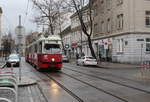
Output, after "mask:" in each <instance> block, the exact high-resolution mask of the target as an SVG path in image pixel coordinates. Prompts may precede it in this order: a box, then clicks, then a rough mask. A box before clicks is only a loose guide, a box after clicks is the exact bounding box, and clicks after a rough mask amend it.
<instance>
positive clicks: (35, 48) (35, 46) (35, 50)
mask: <svg viewBox="0 0 150 102" xmlns="http://www.w3.org/2000/svg"><path fill="white" fill-rule="evenodd" d="M34 52H35V53H37V44H35V45H34Z"/></svg>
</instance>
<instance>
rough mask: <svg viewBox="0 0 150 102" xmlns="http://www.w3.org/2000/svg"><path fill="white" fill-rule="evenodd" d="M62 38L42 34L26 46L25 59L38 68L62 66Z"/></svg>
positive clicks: (58, 67) (58, 68)
mask: <svg viewBox="0 0 150 102" xmlns="http://www.w3.org/2000/svg"><path fill="white" fill-rule="evenodd" d="M61 52H62V46H61V38H60V37H59V36H57V35H50V36H49V37H47V38H46V37H44V36H41V37H40V38H39V39H38V40H36V41H34V42H33V43H31V44H30V45H28V46H27V47H26V51H25V60H26V62H28V63H30V64H31V65H33V66H34V67H35V68H37V69H38V70H42V69H55V70H61V68H62V53H61Z"/></svg>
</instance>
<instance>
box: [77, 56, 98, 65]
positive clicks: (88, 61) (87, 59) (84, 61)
mask: <svg viewBox="0 0 150 102" xmlns="http://www.w3.org/2000/svg"><path fill="white" fill-rule="evenodd" d="M76 64H77V65H93V66H96V65H97V64H98V62H97V60H96V58H94V57H92V56H82V57H80V58H79V59H77V61H76Z"/></svg>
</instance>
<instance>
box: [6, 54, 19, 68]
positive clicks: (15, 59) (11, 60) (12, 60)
mask: <svg viewBox="0 0 150 102" xmlns="http://www.w3.org/2000/svg"><path fill="white" fill-rule="evenodd" d="M20 60H21V58H20V56H19V54H10V55H9V57H8V59H7V61H6V65H7V67H11V65H12V64H13V66H18V67H19V66H20Z"/></svg>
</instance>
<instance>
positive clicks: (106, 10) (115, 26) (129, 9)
mask: <svg viewBox="0 0 150 102" xmlns="http://www.w3.org/2000/svg"><path fill="white" fill-rule="evenodd" d="M93 7H94V18H95V19H94V32H93V40H94V41H93V46H94V47H95V51H96V52H98V55H99V57H100V58H102V59H107V60H108V59H109V60H112V61H113V62H121V63H140V62H142V61H146V60H150V0H93Z"/></svg>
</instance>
